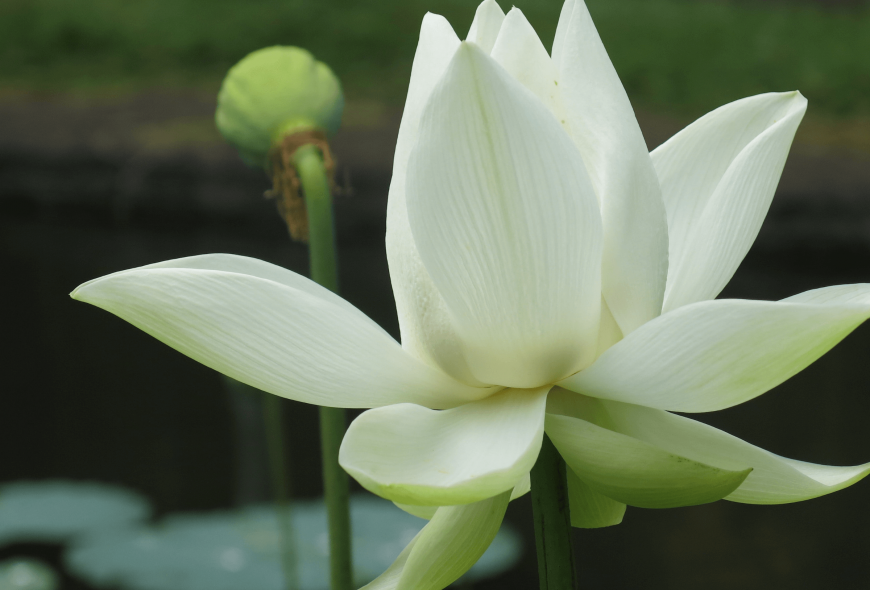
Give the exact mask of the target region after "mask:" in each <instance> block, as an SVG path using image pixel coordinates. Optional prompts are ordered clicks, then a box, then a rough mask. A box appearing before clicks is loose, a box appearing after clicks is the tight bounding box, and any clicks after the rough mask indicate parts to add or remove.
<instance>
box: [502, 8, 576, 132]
mask: <svg viewBox="0 0 870 590" xmlns="http://www.w3.org/2000/svg"><path fill="white" fill-rule="evenodd" d="M492 58H493V59H494V60H495V61H496V62H497V63H498V64H499V65H500V66H501V67H503V68H504V69H505V70H507V72H508V73H509V74H510V75H511V76H513V78H514V79H515V80H517V82H519V83H520V84H522V85H523V86H525V87H526V88H528V89H529V90H530V91H531V92H532V93H534V95H535V96H537V97H538V100H540V101H541V102H542V103H543V104H544V105H545V106H546V107H547V108H548V109H549V110H550V112H551V113H553V115H554V116H555V117H556V119H558V120H559V122H560V123H561V124H562V127H563V128H565V129H566V130H567V129H568V117H567V115H566V114H565V108H564V107H563V105H562V99H561V96H560V92H559V79H558V78H559V72H558V71H557V70H556V66H555V64H553V60H551V59H550V55H549V54H548V53H547V50H546V49H545V48H544V44H543V43H541V40H540V39H539V38H538V35H537V33H535V29H533V28H532V25H531V24H529V21H528V20H526V17H525V15H523V13H522V11H521V10H520V9H519V8H516V7H514V8H512V9H511V10H510V12H508V14H507V17H506V18H505V19H504V23H503V24H502V26H501V30H500V31H499V33H498V38H497V39H496V41H495V46H494V47H493V49H492Z"/></svg>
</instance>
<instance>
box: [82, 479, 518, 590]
mask: <svg viewBox="0 0 870 590" xmlns="http://www.w3.org/2000/svg"><path fill="white" fill-rule="evenodd" d="M291 518H292V522H293V532H294V546H295V554H296V560H295V561H296V567H295V575H294V577H295V578H296V580H295V583H294V584H293V587H294V588H298V589H299V590H321V589H322V590H327V589H328V588H329V570H328V536H327V528H326V510H325V508H324V505H323V503H322V502H321V501H308V502H296V503H294V504H293V505H292V507H291ZM351 521H352V527H353V541H354V542H353V547H354V569H355V574H356V578H357V582H358V583H359V584H363V583H365V582H367V581H369V580H372V579H374V578H375V577H377V576H378V575H379V574H380V573H381V572H383V571H384V570H385V569H386V568H387V567H388V566H389V565H390V564H391V563H392V562H393V560H394V559H395V558H396V557H397V556H398V555H399V553H400V552H401V551H402V549H403V548H404V547H405V545H406V544H407V543H408V542H409V541H410V540H411V539H412V538H413V537H414V535H416V534H417V533H418V532H419V531H420V529H422V528H423V526H424V525H425V524H426V521H424V520H421V519H419V518H417V517H415V516H411V515H410V514H407V513H405V512H403V511H401V510H399V509H398V508H396V507H395V506H394V505H393V504H392V503H391V502H387V501H385V500H382V499H380V498H377V497H374V496H371V495H355V496H353V497H352V498H351ZM279 547H280V536H279V529H278V522H277V518H276V512H275V510H274V509H273V508H272V507H270V506H253V507H249V508H245V509H241V510H238V511H228V512H214V513H203V514H177V515H174V516H168V517H166V518H164V519H163V520H162V521H161V522H159V523H158V524H157V525H155V526H145V527H137V528H135V529H129V530H126V531H123V530H116V531H111V532H105V533H100V534H97V535H89V536H88V537H85V538H81V539H79V540H77V541H76V542H75V543H74V544H73V545H72V546H71V548H70V550H69V551H68V552H67V554H66V563H67V567H68V568H69V569H70V570H71V571H73V572H74V573H75V574H76V575H78V576H80V577H81V578H83V579H85V580H87V581H88V582H90V583H91V584H93V585H95V586H97V587H120V588H124V589H125V590H284V588H285V585H284V576H283V573H282V568H281V563H280V561H279V558H280V555H279ZM520 553H521V541H520V537H519V535H518V534H517V533H516V532H515V531H513V530H511V529H510V528H509V526H508V525H504V526H503V527H502V530H501V531H500V532H499V534H498V536H497V537H496V539H495V541H494V542H493V544H492V545H491V546H490V548H489V550H488V551H487V552H486V554H485V555H484V556H483V558H482V559H481V560H480V561H479V562H478V563H477V564H476V565H475V566H474V568H472V569H471V570H470V571H469V572H468V574H466V579H468V580H474V579H481V578H484V577H488V576H492V575H494V574H496V573H499V572H502V571H504V570H507V569H509V568H510V567H511V566H513V565H514V564H515V563H516V561H517V560H518V559H519V557H520Z"/></svg>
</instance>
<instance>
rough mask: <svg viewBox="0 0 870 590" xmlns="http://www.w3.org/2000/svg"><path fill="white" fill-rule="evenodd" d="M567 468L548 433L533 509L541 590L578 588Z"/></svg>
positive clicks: (537, 472)
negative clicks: (566, 474)
mask: <svg viewBox="0 0 870 590" xmlns="http://www.w3.org/2000/svg"><path fill="white" fill-rule="evenodd" d="M565 470H566V466H565V461H564V460H563V459H562V456H561V455H559V452H558V451H557V450H556V447H554V446H553V443H552V442H550V439H549V437H547V435H546V434H545V435H544V441H543V444H542V445H541V452H540V454H539V455H538V460H537V462H536V463H535V466H534V467H533V468H532V473H531V477H532V511H533V514H534V519H535V546H536V548H537V553H538V578H539V580H540V587H541V590H575V589H576V588H577V572H576V568H575V566H574V548H573V546H572V543H571V513H570V510H569V508H568V483H567V481H566V479H565Z"/></svg>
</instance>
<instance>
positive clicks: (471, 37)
mask: <svg viewBox="0 0 870 590" xmlns="http://www.w3.org/2000/svg"><path fill="white" fill-rule="evenodd" d="M503 21H504V11H503V10H502V9H501V7H500V6H499V5H498V3H497V2H496V1H495V0H483V2H481V3H480V5H479V6H478V7H477V11H476V12H475V13H474V20H473V21H471V28H470V29H469V30H468V36H466V37H465V40H466V41H468V42H470V43H474V44H475V45H477V46H478V47H480V49H481V50H482V51H483V52H484V53H489V52H490V51H492V46H493V45H494V44H495V40H496V38H497V37H498V32H499V29H501V24H502V22H503Z"/></svg>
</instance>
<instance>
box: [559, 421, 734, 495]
mask: <svg viewBox="0 0 870 590" xmlns="http://www.w3.org/2000/svg"><path fill="white" fill-rule="evenodd" d="M546 431H547V436H549V437H550V440H552V441H553V444H554V445H555V446H556V448H557V449H558V450H559V453H560V454H561V455H562V457H563V458H564V459H565V462H566V463H567V464H568V467H570V468H571V469H572V470H573V471H574V473H575V474H576V475H577V477H579V478H580V479H581V480H583V482H584V483H585V484H586V485H588V486H589V487H590V488H591V489H592V490H593V491H595V492H598V493H599V494H602V495H604V496H607V497H608V498H612V499H614V500H616V501H618V502H622V503H624V504H628V505H629V506H639V507H641V508H674V507H677V506H694V505H696V504H705V503H707V502H715V501H716V500H720V499H722V498H724V497H725V496H727V495H728V494H730V493H731V492H733V491H734V490H735V489H737V486H739V485H740V484H741V483H742V482H743V480H744V479H746V476H747V475H748V474H749V472H750V471H751V469H745V470H743V471H730V470H726V469H720V468H717V467H713V466H711V465H705V464H704V463H700V462H697V461H692V460H690V459H687V458H685V457H682V456H680V455H675V454H673V453H668V452H667V451H664V450H662V449H660V448H658V447H656V446H653V445H651V444H648V443H645V442H643V441H640V440H638V439H636V438H633V437H630V436H626V435H624V434H619V433H617V432H613V431H611V430H608V429H607V428H603V427H601V426H597V425H595V424H593V423H591V422H587V421H586V420H581V419H580V418H572V417H570V416H563V415H558V414H550V413H548V414H547V419H546Z"/></svg>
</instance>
